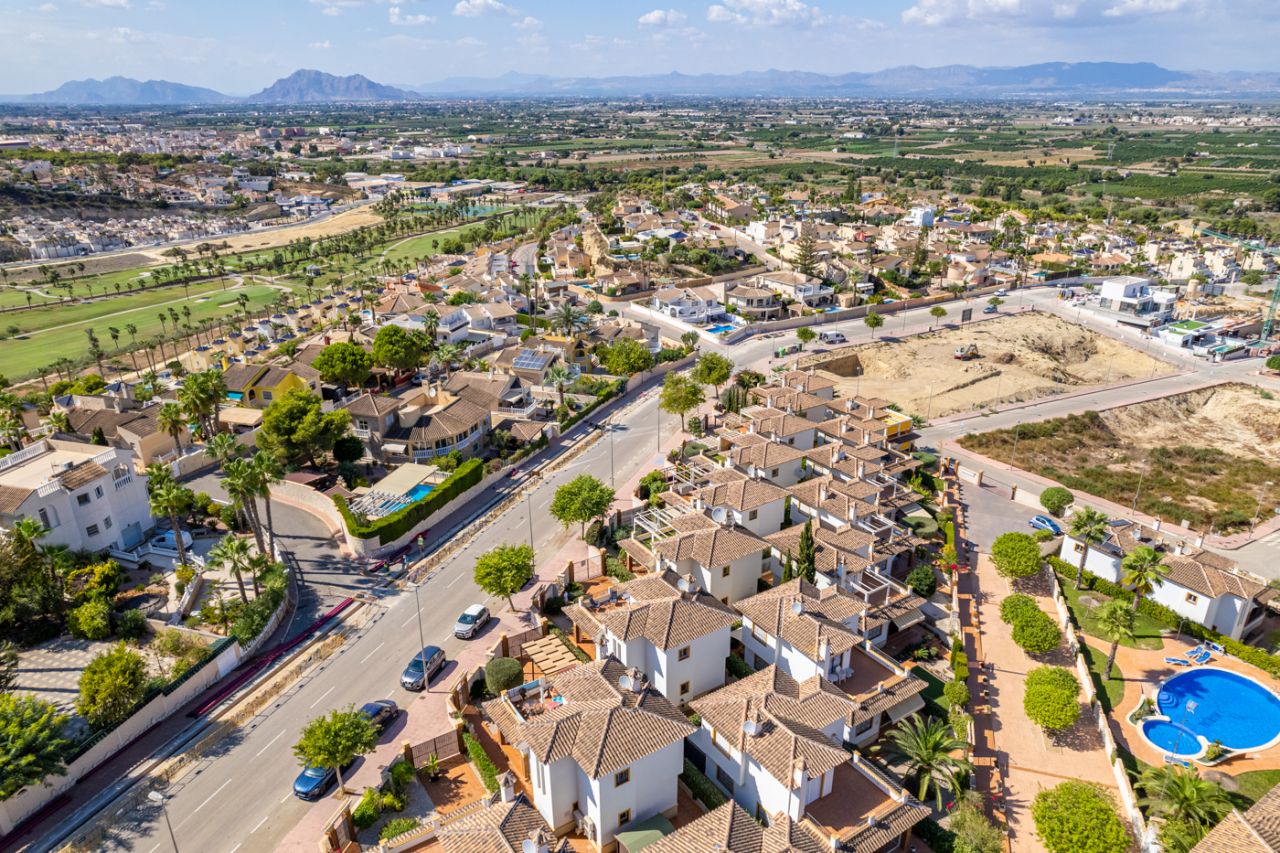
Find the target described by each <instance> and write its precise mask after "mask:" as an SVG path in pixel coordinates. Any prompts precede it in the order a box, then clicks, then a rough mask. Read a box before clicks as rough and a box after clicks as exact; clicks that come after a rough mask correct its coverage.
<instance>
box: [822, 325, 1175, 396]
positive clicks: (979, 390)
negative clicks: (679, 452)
mask: <svg viewBox="0 0 1280 853" xmlns="http://www.w3.org/2000/svg"><path fill="white" fill-rule="evenodd" d="M970 343H973V344H977V346H978V352H979V358H977V359H975V360H973V361H960V360H957V359H956V358H955V357H954V353H955V350H956V348H957V347H961V346H967V345H968V344H970ZM808 363H809V359H802V360H801V364H802V365H804V366H807V365H808ZM824 365H825V369H824ZM817 366H818V368H819V371H820V372H822V373H824V374H825V375H827V376H828V377H829V378H831V379H834V380H835V381H836V382H837V383H838V391H839V394H840V396H846V397H847V396H853V395H854V394H862V395H864V396H875V397H884V398H886V399H888V400H892V401H893V402H895V403H897V404H898V405H899V406H901V407H902V409H903V411H905V412H909V413H911V414H916V415H923V416H924V417H925V418H926V419H932V418H939V417H943V416H945V415H950V414H955V413H957V412H967V411H972V410H974V409H981V408H984V407H986V406H991V405H995V404H997V403H1012V402H1019V401H1023V400H1035V399H1038V398H1040V397H1048V396H1052V395H1054V394H1064V393H1067V392H1068V391H1075V390H1079V389H1081V388H1088V387H1090V386H1094V385H1103V384H1106V383H1108V382H1119V381H1122V380H1125V379H1138V378H1146V377H1149V376H1152V375H1153V374H1158V373H1166V372H1169V371H1170V370H1171V368H1170V367H1169V365H1167V364H1165V363H1164V362H1162V361H1160V360H1158V359H1155V358H1152V357H1151V356H1148V355H1146V354H1145V353H1142V352H1139V351H1138V350H1135V349H1133V348H1132V347H1129V346H1126V345H1125V344H1123V343H1120V342H1119V341H1115V340H1113V339H1111V338H1108V337H1106V336H1105V335H1101V334H1098V333H1097V332H1094V331H1091V330H1089V329H1084V328H1081V327H1079V326H1076V325H1073V324H1071V323H1068V322H1067V321H1066V320H1063V319H1061V318H1059V317H1056V316H1053V315H1052V314H1041V313H1038V312H1027V313H1023V314H1016V315H1012V314H1011V315H1009V316H1007V317H999V318H996V319H993V320H987V321H984V322H981V323H975V324H972V325H969V326H966V327H964V328H944V329H942V330H940V331H937V332H930V333H928V334H924V335H917V336H915V337H911V338H906V339H903V340H901V341H884V342H880V343H874V344H863V345H859V346H855V347H844V348H842V349H839V350H834V351H832V352H831V353H828V354H826V355H824V356H822V357H821V361H820V362H819V363H818V364H817Z"/></svg>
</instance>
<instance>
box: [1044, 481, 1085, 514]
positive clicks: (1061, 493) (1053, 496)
mask: <svg viewBox="0 0 1280 853" xmlns="http://www.w3.org/2000/svg"><path fill="white" fill-rule="evenodd" d="M1075 499H1076V496H1075V495H1073V494H1071V492H1070V490H1068V489H1064V488H1062V486H1050V487H1049V488H1047V489H1045V490H1044V491H1043V492H1041V493H1040V506H1042V507H1044V508H1045V509H1047V510H1048V511H1049V513H1050V514H1051V515H1056V516H1061V515H1062V511H1063V510H1065V509H1066V508H1067V507H1069V506H1071V504H1072V503H1073V502H1074V501H1075Z"/></svg>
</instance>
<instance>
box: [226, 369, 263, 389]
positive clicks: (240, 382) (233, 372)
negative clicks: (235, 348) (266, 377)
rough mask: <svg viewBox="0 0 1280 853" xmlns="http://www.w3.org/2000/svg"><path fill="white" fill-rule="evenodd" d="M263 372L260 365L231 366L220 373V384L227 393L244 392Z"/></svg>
mask: <svg viewBox="0 0 1280 853" xmlns="http://www.w3.org/2000/svg"><path fill="white" fill-rule="evenodd" d="M265 370H266V368H265V367H264V366H262V365H261V364H233V365H231V366H229V367H228V368H227V369H226V370H224V371H222V382H223V384H224V385H226V386H227V390H228V391H245V390H248V389H249V387H250V386H252V385H253V384H254V381H255V380H256V379H257V378H258V376H260V375H261V374H262V372H263V371H265Z"/></svg>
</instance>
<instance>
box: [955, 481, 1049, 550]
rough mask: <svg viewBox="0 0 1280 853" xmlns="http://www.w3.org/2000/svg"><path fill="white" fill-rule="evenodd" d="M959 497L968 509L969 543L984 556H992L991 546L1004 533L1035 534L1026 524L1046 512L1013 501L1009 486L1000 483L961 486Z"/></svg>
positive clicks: (964, 484)
mask: <svg viewBox="0 0 1280 853" xmlns="http://www.w3.org/2000/svg"><path fill="white" fill-rule="evenodd" d="M960 498H961V499H962V500H963V501H964V502H965V504H966V505H967V506H968V508H969V514H968V519H969V528H968V535H969V541H970V542H972V543H973V544H974V546H975V547H976V548H977V549H978V550H979V551H981V552H983V553H984V554H989V553H991V543H992V542H994V541H995V540H996V537H997V536H999V535H1000V534H1002V533H1008V532H1009V531H1011V530H1016V531H1019V532H1022V533H1032V532H1034V531H1033V530H1032V529H1031V527H1029V526H1028V525H1027V521H1028V519H1030V518H1031V516H1033V515H1036V514H1037V512H1041V513H1042V512H1043V510H1039V511H1037V510H1034V509H1032V508H1031V507H1029V506H1026V505H1025V504H1021V503H1018V502H1017V501H1013V500H1010V499H1009V487H1008V486H1005V485H1003V484H999V483H993V484H992V485H983V486H981V487H979V486H975V485H973V484H972V483H962V484H961V486H960Z"/></svg>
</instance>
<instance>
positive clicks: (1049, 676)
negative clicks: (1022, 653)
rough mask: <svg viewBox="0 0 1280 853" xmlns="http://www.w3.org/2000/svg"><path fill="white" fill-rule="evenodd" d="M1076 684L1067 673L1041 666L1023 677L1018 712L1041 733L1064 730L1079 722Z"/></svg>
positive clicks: (1061, 669)
mask: <svg viewBox="0 0 1280 853" xmlns="http://www.w3.org/2000/svg"><path fill="white" fill-rule="evenodd" d="M1079 696H1080V682H1079V681H1077V680H1076V677H1075V676H1074V675H1073V674H1072V673H1071V670H1069V669H1064V668H1063V667H1060V666H1041V667H1037V668H1036V669H1033V670H1031V672H1030V673H1028V674H1027V681H1026V692H1025V693H1024V694H1023V697H1022V709H1023V710H1024V711H1026V713H1027V717H1029V718H1030V720H1031V722H1033V723H1035V724H1036V725H1038V726H1040V727H1041V728H1045V729H1050V730H1054V729H1066V728H1070V727H1071V726H1073V725H1075V722H1076V720H1077V719H1079V718H1080V699H1079Z"/></svg>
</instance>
